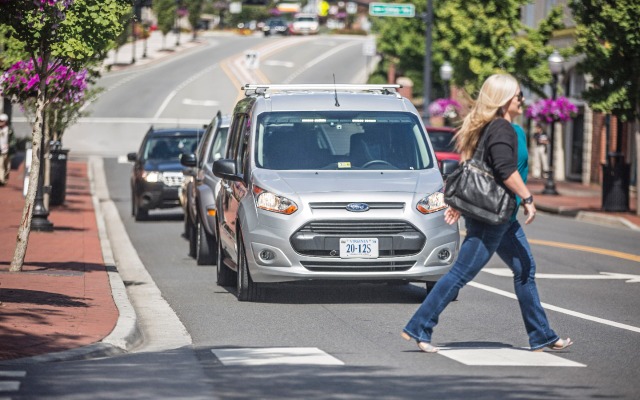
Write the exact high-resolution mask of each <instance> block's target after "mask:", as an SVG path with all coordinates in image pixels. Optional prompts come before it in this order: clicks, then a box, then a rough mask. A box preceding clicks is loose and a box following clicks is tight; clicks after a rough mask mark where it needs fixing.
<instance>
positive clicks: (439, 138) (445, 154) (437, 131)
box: [427, 126, 460, 165]
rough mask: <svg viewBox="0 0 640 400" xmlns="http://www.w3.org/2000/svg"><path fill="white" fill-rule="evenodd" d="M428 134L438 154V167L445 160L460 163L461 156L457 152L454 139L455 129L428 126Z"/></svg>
mask: <svg viewBox="0 0 640 400" xmlns="http://www.w3.org/2000/svg"><path fill="white" fill-rule="evenodd" d="M427 133H428V134H429V139H430V140H431V144H432V145H433V150H434V151H435V152H436V158H437V159H438V165H441V164H442V161H443V160H454V161H458V162H459V161H460V154H459V153H458V152H456V149H455V141H454V139H453V135H455V133H456V131H455V129H454V128H449V127H447V126H438V127H436V126H428V127H427Z"/></svg>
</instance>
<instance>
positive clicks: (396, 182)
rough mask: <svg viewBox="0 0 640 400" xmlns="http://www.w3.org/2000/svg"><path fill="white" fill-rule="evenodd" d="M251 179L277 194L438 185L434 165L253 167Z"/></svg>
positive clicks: (397, 189) (420, 188) (401, 189)
mask: <svg viewBox="0 0 640 400" xmlns="http://www.w3.org/2000/svg"><path fill="white" fill-rule="evenodd" d="M252 178H253V183H254V184H256V185H258V186H260V187H261V188H263V189H265V190H269V191H273V192H276V193H280V194H304V193H327V192H358V193H363V192H402V193H432V192H435V191H437V190H439V189H441V188H442V186H443V184H442V175H441V174H440V171H439V170H438V169H437V168H432V169H428V170H420V171H351V172H347V171H273V170H265V169H257V170H255V171H254V173H253V177H252Z"/></svg>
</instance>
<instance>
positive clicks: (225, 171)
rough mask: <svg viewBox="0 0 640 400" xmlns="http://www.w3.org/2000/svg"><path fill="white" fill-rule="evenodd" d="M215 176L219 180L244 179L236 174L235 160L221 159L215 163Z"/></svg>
mask: <svg viewBox="0 0 640 400" xmlns="http://www.w3.org/2000/svg"><path fill="white" fill-rule="evenodd" d="M213 174H214V175H215V176H217V177H218V178H222V179H228V180H231V181H241V180H242V177H241V176H238V174H237V172H236V162H235V160H230V159H227V158H221V159H220V160H216V161H214V162H213Z"/></svg>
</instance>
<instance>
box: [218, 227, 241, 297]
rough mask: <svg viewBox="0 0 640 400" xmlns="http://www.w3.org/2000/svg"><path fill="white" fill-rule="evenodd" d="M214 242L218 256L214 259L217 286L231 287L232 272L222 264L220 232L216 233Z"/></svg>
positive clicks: (232, 280)
mask: <svg viewBox="0 0 640 400" xmlns="http://www.w3.org/2000/svg"><path fill="white" fill-rule="evenodd" d="M216 233H217V234H218V235H217V236H216V242H217V243H218V256H217V257H216V258H217V260H218V261H216V271H217V273H218V274H217V282H216V283H217V284H218V286H233V284H234V283H235V281H236V280H235V276H234V274H233V271H232V270H231V269H230V268H229V267H227V266H226V265H225V264H224V250H223V249H222V241H221V240H220V230H218V232H216Z"/></svg>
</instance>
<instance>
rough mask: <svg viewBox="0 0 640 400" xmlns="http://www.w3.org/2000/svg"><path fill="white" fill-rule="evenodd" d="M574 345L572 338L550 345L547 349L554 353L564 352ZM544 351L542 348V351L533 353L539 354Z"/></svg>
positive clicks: (559, 340)
mask: <svg viewBox="0 0 640 400" xmlns="http://www.w3.org/2000/svg"><path fill="white" fill-rule="evenodd" d="M572 344H573V341H572V340H571V338H566V339H558V340H556V341H555V342H554V343H552V344H550V345H548V346H547V348H548V349H549V350H553V351H557V350H564V349H566V348H567V347H569V346H571V345H572ZM542 350H544V347H543V348H540V349H536V350H533V351H538V352H539V351H542Z"/></svg>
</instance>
